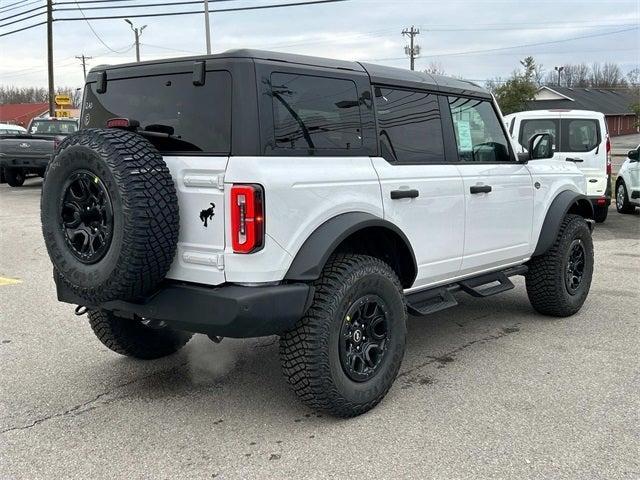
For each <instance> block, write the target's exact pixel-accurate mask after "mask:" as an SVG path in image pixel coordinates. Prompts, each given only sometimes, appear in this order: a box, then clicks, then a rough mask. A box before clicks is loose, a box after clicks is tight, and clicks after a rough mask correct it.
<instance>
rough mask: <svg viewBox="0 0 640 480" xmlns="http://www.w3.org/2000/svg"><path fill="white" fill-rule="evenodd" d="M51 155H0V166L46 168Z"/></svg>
mask: <svg viewBox="0 0 640 480" xmlns="http://www.w3.org/2000/svg"><path fill="white" fill-rule="evenodd" d="M49 160H51V155H45V156H42V157H0V167H4V168H47V164H48V163H49Z"/></svg>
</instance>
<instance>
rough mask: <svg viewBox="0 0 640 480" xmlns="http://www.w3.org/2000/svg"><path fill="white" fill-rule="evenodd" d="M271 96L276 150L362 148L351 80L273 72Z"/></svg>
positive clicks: (353, 86)
mask: <svg viewBox="0 0 640 480" xmlns="http://www.w3.org/2000/svg"><path fill="white" fill-rule="evenodd" d="M271 97H272V105H273V123H274V135H275V144H276V147H277V148H285V149H304V150H309V149H312V150H323V149H325V150H336V149H338V150H349V149H352V148H360V147H362V135H361V129H362V125H361V119H360V103H359V100H358V90H357V88H356V84H355V83H354V82H352V81H351V80H341V79H336V78H326V77H315V76H311V75H294V74H287V73H273V74H271Z"/></svg>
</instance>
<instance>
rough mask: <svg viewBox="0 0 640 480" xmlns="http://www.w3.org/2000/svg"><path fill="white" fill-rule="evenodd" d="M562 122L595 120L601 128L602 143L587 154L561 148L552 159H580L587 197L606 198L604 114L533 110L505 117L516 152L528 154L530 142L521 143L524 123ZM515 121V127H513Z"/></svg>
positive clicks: (605, 125) (605, 131) (607, 177)
mask: <svg viewBox="0 0 640 480" xmlns="http://www.w3.org/2000/svg"><path fill="white" fill-rule="evenodd" d="M543 119H545V120H546V119H550V120H558V121H560V120H563V119H585V120H596V121H597V122H598V124H599V126H600V142H599V144H598V145H597V146H596V147H595V148H593V149H592V150H590V151H588V152H563V151H561V150H560V145H558V146H557V151H556V152H555V154H554V156H553V159H554V160H555V161H558V162H566V161H567V158H573V159H579V160H582V162H579V163H576V165H577V167H578V168H579V169H580V171H581V172H582V173H583V174H584V175H585V177H586V178H587V188H586V195H587V196H589V197H593V198H596V197H603V196H604V195H605V194H606V191H607V182H608V181H609V176H608V174H607V148H606V147H607V135H608V134H607V123H606V121H605V118H604V115H603V114H602V113H599V112H592V111H587V110H568V111H556V110H534V111H528V112H519V113H512V114H511V115H507V116H506V117H505V122H506V125H507V129H508V130H509V132H510V135H511V138H512V140H513V144H514V145H515V146H516V151H517V152H526V148H527V145H526V143H527V141H528V139H524V138H523V139H522V142H523V144H521V143H520V141H519V138H520V131H521V129H522V122H523V121H524V120H543ZM512 122H514V123H513V125H512Z"/></svg>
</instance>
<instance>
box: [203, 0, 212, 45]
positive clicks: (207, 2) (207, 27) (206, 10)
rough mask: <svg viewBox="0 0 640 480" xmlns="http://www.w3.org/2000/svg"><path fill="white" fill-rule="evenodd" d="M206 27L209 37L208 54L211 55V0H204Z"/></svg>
mask: <svg viewBox="0 0 640 480" xmlns="http://www.w3.org/2000/svg"><path fill="white" fill-rule="evenodd" d="M204 29H205V38H206V39H207V55H211V27H210V25H209V0H204Z"/></svg>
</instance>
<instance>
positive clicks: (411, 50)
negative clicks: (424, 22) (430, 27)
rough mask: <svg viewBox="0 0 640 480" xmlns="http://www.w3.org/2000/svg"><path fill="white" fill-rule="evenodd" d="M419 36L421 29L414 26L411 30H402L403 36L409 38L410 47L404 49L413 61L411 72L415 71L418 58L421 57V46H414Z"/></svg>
mask: <svg viewBox="0 0 640 480" xmlns="http://www.w3.org/2000/svg"><path fill="white" fill-rule="evenodd" d="M417 35H420V29H418V28H415V27H414V26H413V25H411V28H410V29H406V28H405V29H404V30H402V36H403V37H405V36H408V37H409V45H407V46H406V47H404V53H405V54H407V55H409V58H410V59H411V70H415V68H414V67H415V61H416V57H417V56H418V55H420V45H414V38H415V37H416V36H417Z"/></svg>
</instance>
